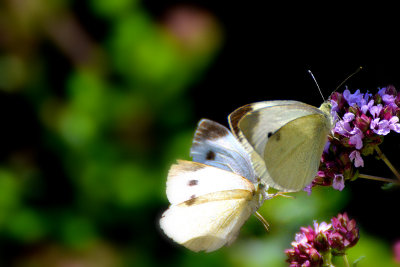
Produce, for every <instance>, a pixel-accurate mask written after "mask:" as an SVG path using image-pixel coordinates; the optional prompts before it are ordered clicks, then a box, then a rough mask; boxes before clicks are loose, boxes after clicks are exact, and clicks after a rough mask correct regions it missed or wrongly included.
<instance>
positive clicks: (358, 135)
mask: <svg viewBox="0 0 400 267" xmlns="http://www.w3.org/2000/svg"><path fill="white" fill-rule="evenodd" d="M350 135H351V136H350V139H349V143H350V144H352V145H354V146H355V147H356V149H361V148H362V147H363V140H362V139H363V138H364V134H363V132H362V131H361V130H360V129H358V128H357V127H354V129H353V130H352V131H351V132H350Z"/></svg>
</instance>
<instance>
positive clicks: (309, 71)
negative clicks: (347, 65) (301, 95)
mask: <svg viewBox="0 0 400 267" xmlns="http://www.w3.org/2000/svg"><path fill="white" fill-rule="evenodd" d="M308 73H310V75H311V78H313V80H314V82H315V84H316V85H317V88H318V91H319V93H320V94H321V96H322V99H323V100H324V102H325V97H324V95H323V94H322V91H321V88H320V87H319V85H318V82H317V79H315V77H314V74H313V73H312V72H311V70H308Z"/></svg>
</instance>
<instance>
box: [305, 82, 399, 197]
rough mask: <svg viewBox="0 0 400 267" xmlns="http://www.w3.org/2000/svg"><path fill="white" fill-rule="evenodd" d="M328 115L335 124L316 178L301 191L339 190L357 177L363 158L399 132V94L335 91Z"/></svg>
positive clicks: (386, 89)
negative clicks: (329, 187) (390, 135)
mask: <svg viewBox="0 0 400 267" xmlns="http://www.w3.org/2000/svg"><path fill="white" fill-rule="evenodd" d="M330 102H331V105H332V110H331V115H332V117H333V118H334V121H336V123H335V126H334V128H333V129H332V135H331V136H328V143H327V145H326V146H325V147H324V150H323V154H322V157H321V164H320V168H319V172H318V174H317V177H316V178H315V179H314V180H313V182H312V184H311V186H310V185H309V186H307V187H306V188H305V189H304V190H305V191H307V192H308V193H310V192H311V188H312V187H313V186H317V185H321V186H332V187H333V188H334V189H337V190H342V189H343V187H344V183H345V181H347V180H354V179H356V178H357V175H358V171H357V168H361V167H364V160H363V157H365V156H368V155H371V154H373V153H375V150H376V148H377V147H378V146H379V145H380V144H381V143H382V142H383V137H384V136H385V135H387V134H389V133H390V132H396V133H400V123H399V117H398V116H399V115H400V93H398V92H397V91H396V89H395V88H394V86H387V87H384V88H382V89H380V90H379V91H378V92H377V93H376V94H374V95H373V94H370V93H368V92H367V93H365V94H363V93H361V91H360V90H357V91H356V92H355V93H353V94H352V93H351V92H350V90H348V89H347V88H346V90H344V92H343V93H339V92H335V93H333V94H332V95H331V99H330Z"/></svg>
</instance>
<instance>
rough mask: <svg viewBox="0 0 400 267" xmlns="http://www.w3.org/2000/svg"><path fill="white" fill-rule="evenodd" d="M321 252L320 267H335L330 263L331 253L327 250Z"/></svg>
mask: <svg viewBox="0 0 400 267" xmlns="http://www.w3.org/2000/svg"><path fill="white" fill-rule="evenodd" d="M321 254H322V261H323V262H322V267H335V265H333V264H332V254H331V251H330V250H329V251H327V252H325V253H321Z"/></svg>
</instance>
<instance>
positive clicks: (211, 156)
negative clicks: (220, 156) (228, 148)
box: [206, 150, 215, 160]
mask: <svg viewBox="0 0 400 267" xmlns="http://www.w3.org/2000/svg"><path fill="white" fill-rule="evenodd" d="M214 159H215V152H214V151H212V150H210V151H208V152H207V155H206V160H214Z"/></svg>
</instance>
